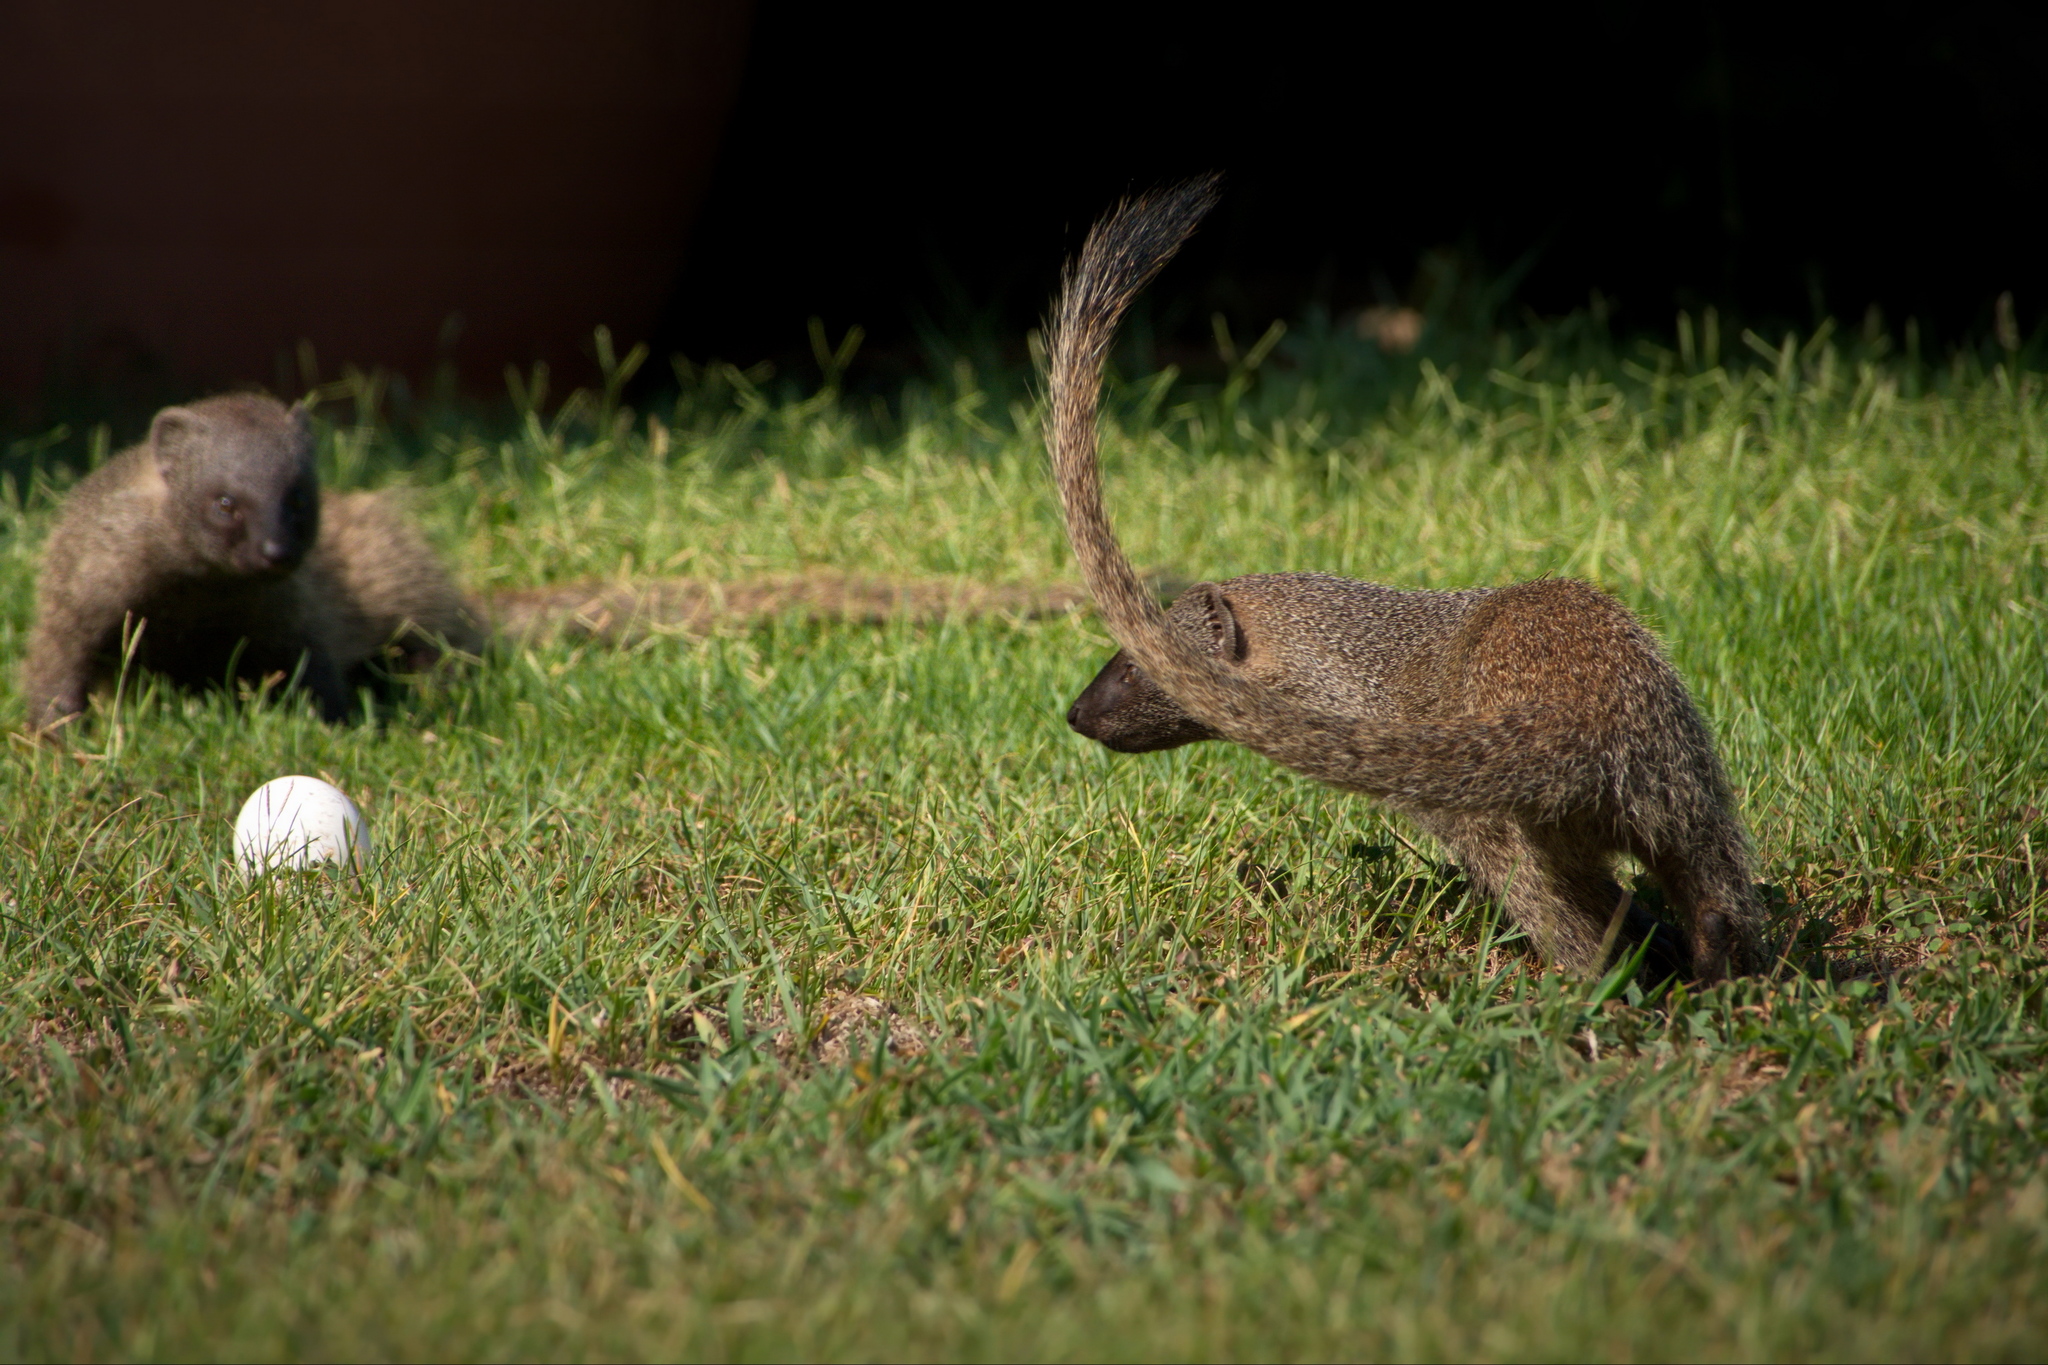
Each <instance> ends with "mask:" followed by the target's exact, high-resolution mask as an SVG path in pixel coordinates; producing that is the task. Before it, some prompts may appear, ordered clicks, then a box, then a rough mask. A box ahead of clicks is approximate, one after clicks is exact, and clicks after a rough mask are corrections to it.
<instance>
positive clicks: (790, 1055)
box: [486, 992, 934, 1103]
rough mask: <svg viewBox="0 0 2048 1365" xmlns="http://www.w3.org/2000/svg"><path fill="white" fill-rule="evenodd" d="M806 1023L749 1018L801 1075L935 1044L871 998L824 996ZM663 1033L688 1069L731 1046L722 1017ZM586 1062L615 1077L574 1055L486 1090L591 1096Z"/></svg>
mask: <svg viewBox="0 0 2048 1365" xmlns="http://www.w3.org/2000/svg"><path fill="white" fill-rule="evenodd" d="M804 1022H805V1027H804V1029H803V1031H802V1033H801V1034H799V1032H798V1031H797V1030H796V1029H794V1028H792V1027H791V1026H790V1024H789V1022H788V1021H787V1020H785V1019H784V1018H782V1017H781V1015H780V1014H779V1013H777V1014H773V1015H760V1016H754V1015H751V1014H750V1017H749V1018H748V1019H747V1032H748V1033H749V1034H751V1035H752V1036H753V1037H755V1038H760V1039H765V1040H766V1041H767V1047H766V1048H765V1052H766V1053H767V1054H768V1055H771V1056H773V1057H774V1058H775V1059H776V1060H777V1061H778V1062H780V1063H781V1064H782V1065H783V1066H785V1067H787V1068H789V1069H790V1070H792V1071H797V1072H806V1071H812V1070H815V1069H818V1068H821V1067H843V1066H850V1065H857V1064H858V1063H860V1062H862V1061H864V1060H870V1059H872V1058H873V1057H874V1056H875V1053H876V1051H877V1050H878V1049H880V1050H883V1051H886V1052H887V1053H888V1055H889V1056H891V1057H894V1058H897V1059H899V1060H905V1061H907V1060H910V1059H912V1058H916V1057H922V1056H924V1055H925V1054H926V1053H927V1052H929V1051H931V1049H932V1046H933V1044H934V1039H933V1038H932V1036H931V1035H930V1034H929V1033H928V1032H927V1030H926V1029H925V1027H924V1026H923V1025H922V1024H920V1023H919V1022H918V1021H917V1020H916V1019H913V1018H911V1017H910V1016H909V1015H906V1014H903V1013H902V1012H900V1011H899V1010H897V1008H896V1007H895V1006H894V1005H891V1004H890V1003H889V1002H888V1001H886V1000H882V999H880V998H878V997H876V996H872V995H856V994H853V993H851V992H840V993H838V994H835V995H829V996H826V997H825V998H824V999H822V1000H820V1001H819V1002H818V1003H817V1005H816V1006H814V1007H813V1008H812V1010H811V1012H810V1015H809V1017H808V1018H807V1019H806V1020H805V1021H804ZM666 1032H667V1034H668V1039H669V1042H670V1043H671V1044H673V1045H676V1046H677V1050H678V1051H680V1052H681V1054H682V1056H683V1059H684V1061H685V1062H688V1061H693V1060H695V1059H696V1058H697V1057H699V1056H701V1055H703V1054H704V1053H706V1052H710V1053H712V1054H714V1055H715V1054H717V1053H721V1052H724V1051H725V1050H726V1049H728V1048H729V1047H731V1046H732V1041H731V1039H730V1038H729V1037H728V1036H727V1030H726V1020H725V1019H724V1018H723V1017H722V1016H720V1015H717V1014H706V1013H701V1012H695V1011H692V1012H690V1013H688V1014H682V1015H678V1016H676V1017H675V1018H673V1019H671V1020H669V1021H668V1026H667V1029H666ZM585 1061H590V1062H591V1063H592V1067H593V1069H594V1070H596V1071H597V1072H599V1073H600V1074H602V1073H603V1072H604V1071H606V1070H609V1069H611V1068H610V1067H609V1066H608V1065H607V1064H605V1063H602V1062H598V1061H597V1060H596V1059H595V1058H593V1057H587V1056H584V1055H582V1053H581V1052H580V1051H579V1050H576V1049H570V1050H567V1051H565V1054H564V1055H563V1056H562V1057H561V1058H560V1059H559V1060H552V1061H551V1060H550V1059H548V1058H545V1057H527V1058H520V1059H517V1060H513V1061H508V1062H504V1063H502V1064H500V1065H498V1066H497V1067H495V1068H494V1069H493V1070H492V1071H491V1073H490V1075H489V1077H488V1078H487V1079H486V1088H487V1089H489V1090H491V1091H493V1092H495V1093H498V1094H503V1095H515V1096H517V1095H528V1096H531V1097H535V1098H539V1099H544V1100H549V1101H553V1102H556V1103H560V1102H563V1101H566V1100H569V1099H572V1098H574V1097H576V1096H579V1095H582V1094H584V1093H585V1092H586V1091H587V1090H588V1089H589V1085H590V1081H589V1075H590V1073H589V1072H587V1071H585V1070H584V1066H583V1064H584V1062H585ZM624 1069H625V1070H627V1071H634V1072H639V1073H641V1074H642V1075H643V1076H648V1077H653V1078H656V1079H657V1080H671V1079H676V1078H679V1077H681V1076H682V1075H683V1074H684V1072H683V1068H682V1066H680V1065H678V1064H677V1063H676V1062H674V1061H667V1060H664V1061H656V1062H649V1061H648V1060H647V1059H646V1058H640V1057H635V1058H629V1059H628V1060H627V1061H626V1063H625V1068H624ZM603 1083H604V1084H605V1085H607V1086H608V1087H609V1089H610V1090H611V1093H612V1097H613V1098H614V1099H615V1100H618V1101H619V1102H621V1103H624V1102H627V1101H630V1100H633V1099H637V1098H639V1097H640V1095H641V1092H642V1091H643V1090H644V1089H645V1087H644V1086H643V1085H642V1084H641V1083H640V1082H639V1081H635V1080H631V1079H627V1078H624V1077H619V1078H616V1079H610V1080H606V1081H604V1082H603Z"/></svg>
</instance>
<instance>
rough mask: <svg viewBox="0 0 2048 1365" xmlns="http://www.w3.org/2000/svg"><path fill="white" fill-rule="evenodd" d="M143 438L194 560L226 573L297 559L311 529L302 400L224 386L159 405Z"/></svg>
mask: <svg viewBox="0 0 2048 1365" xmlns="http://www.w3.org/2000/svg"><path fill="white" fill-rule="evenodd" d="M149 448H150V451H151V453H152V454H153V455H154V457H155V459H156V467H157V470H158V472H159V473H160V474H162V476H163V480H164V485H165V487H166V488H167V489H168V490H169V495H170V506H169V511H170V516H171V522H172V524H173V525H174V526H175V527H176V528H177V530H178V533H179V534H180V535H181V536H183V537H184V540H185V543H186V545H187V547H188V548H189V549H190V550H191V551H192V552H193V554H194V555H195V556H196V557H197V558H198V559H199V561H200V562H201V563H203V564H206V565H208V566H209V567H210V568H212V569H214V570H215V571H217V572H219V573H222V574H225V575H232V576H234V577H258V578H271V577H279V576H282V575H284V574H288V573H290V572H291V571H292V570H294V569H296V568H298V567H299V564H300V563H301V562H302V561H303V560H304V559H305V557H306V553H307V552H308V551H309V550H311V549H312V548H313V542H314V540H315V539H316V538H317V537H318V535H319V534H320V485H319V480H318V476H317V475H316V474H315V473H314V469H313V434H312V430H311V428H310V426H309V424H308V423H307V420H306V410H305V408H304V407H302V406H298V405H294V406H292V407H289V408H287V407H286V406H285V405H284V404H282V403H280V402H278V401H277V400H276V399H273V398H261V397H257V396H255V395H253V394H230V395H227V396H225V397H221V398H208V399H206V400H204V401H202V402H198V403H192V404H188V405H186V406H184V407H176V408H165V409H164V410H163V411H162V412H159V413H158V414H157V415H156V420H155V421H154V422H152V423H151V424H150V428H149Z"/></svg>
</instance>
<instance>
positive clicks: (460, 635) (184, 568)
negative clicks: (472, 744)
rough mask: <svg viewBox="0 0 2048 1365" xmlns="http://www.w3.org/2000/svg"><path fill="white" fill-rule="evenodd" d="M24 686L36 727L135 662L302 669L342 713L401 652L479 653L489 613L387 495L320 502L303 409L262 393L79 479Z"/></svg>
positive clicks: (407, 659)
mask: <svg viewBox="0 0 2048 1365" xmlns="http://www.w3.org/2000/svg"><path fill="white" fill-rule="evenodd" d="M36 598H37V601H36V618H35V625H34V627H33V628H32V630H31V633H30V636H29V649H28V662H27V666H26V669H25V674H24V684H25V687H24V690H25V692H26V694H27V698H28V722H29V726H30V728H31V729H34V730H46V729H48V728H50V727H52V726H55V725H58V724H61V723H62V722H64V721H65V720H67V719H69V718H70V717H73V716H76V715H78V714H79V713H80V712H82V711H83V710H84V709H85V704H86V697H87V694H88V693H89V692H90V691H91V690H92V688H93V687H94V686H95V685H97V684H100V683H103V682H105V681H106V680H107V679H108V678H109V677H111V675H112V673H113V671H114V670H115V669H117V668H118V667H119V666H120V658H119V655H120V651H121V648H122V644H123V639H124V633H126V632H131V631H134V630H137V629H139V630H140V635H139V636H137V637H132V638H134V639H135V643H136V656H135V661H136V662H137V663H139V664H140V665H141V666H143V667H145V668H148V669H151V670H153V671H155V672H158V673H161V674H163V675H164V676H165V677H167V678H169V679H170V680H171V681H173V682H175V683H178V684H181V685H184V686H188V687H201V686H206V685H209V684H220V683H222V682H224V681H226V680H227V679H228V678H229V677H230V675H232V676H234V677H236V678H240V679H246V680H252V681H253V680H259V679H262V678H266V677H272V676H276V675H283V676H284V677H287V678H293V677H295V678H296V679H297V680H298V683H299V685H300V686H302V687H303V688H305V689H306V690H307V691H308V692H310V693H311V694H312V695H313V698H314V700H315V701H316V702H317V703H318V705H319V708H320V712H321V714H322V715H323V716H325V717H327V718H328V719H330V720H338V719H342V718H345V717H347V716H348V715H350V714H351V713H352V712H353V710H354V707H355V696H356V689H357V688H358V687H359V686H362V685H364V684H366V683H371V682H374V681H376V676H375V675H376V674H377V672H378V671H379V670H378V668H377V667H376V665H377V664H378V663H379V662H380V661H382V660H386V659H389V658H391V656H392V655H394V654H396V655H399V656H402V658H403V662H404V663H405V664H406V665H410V666H418V665H421V664H423V663H425V662H428V661H429V660H431V659H432V657H433V656H434V655H435V654H436V653H437V652H438V651H439V650H440V649H442V648H443V647H444V646H445V647H453V648H456V649H459V650H465V651H471V652H474V651H475V650H477V649H480V648H481V647H482V644H483V636H482V633H481V632H480V631H479V629H478V627H477V625H476V618H475V616H474V614H473V613H472V612H471V611H470V609H469V607H468V605H467V604H466V603H465V602H464V601H463V598H462V595H461V593H460V592H458V591H457V589H456V588H455V585H454V584H453V583H452V582H451V581H450V580H449V578H448V575H447V573H446V571H445V570H444V569H443V568H442V567H441V564H440V562H439V561H438V560H437V559H436V558H435V556H434V553H433V551H432V550H431V549H429V548H428V547H427V545H426V543H425V542H424V541H423V540H422V539H421V538H420V536H419V534H418V533H417V532H416V531H414V530H413V529H412V527H410V526H409V525H407V524H406V522H405V519H404V518H403V517H402V516H401V515H400V514H399V512H398V510H397V509H396V508H395V507H394V506H393V505H392V504H391V503H390V502H389V501H388V500H387V499H386V498H384V497H382V496H380V495H377V494H369V493H356V494H346V495H343V496H341V497H337V498H330V499H328V500H326V502H325V505H324V506H323V504H322V499H321V496H320V487H319V481H318V478H317V476H316V474H315V472H314V467H313V441H312V434H311V431H310V429H309V427H308V423H307V419H306V413H305V410H304V409H303V408H301V407H291V408H287V407H285V406H284V405H283V404H282V403H279V402H277V401H276V400H274V399H269V398H261V397H256V396H252V395H239V394H238V395H230V396H226V397H220V398H209V399H205V400H204V401H201V402H197V403H192V404H189V405H186V406H184V407H172V408H165V409H164V410H163V411H162V412H159V413H158V414H157V415H156V418H155V420H154V421H153V422H152V423H151V424H150V429H149V436H148V438H147V439H146V440H144V441H143V442H142V443H141V444H140V445H136V446H133V447H131V448H129V449H127V450H124V451H122V452H121V453H120V454H118V455H116V456H114V457H113V458H112V459H110V460H108V461H107V462H106V464H104V465H102V466H101V467H100V468H99V469H96V470H94V471H93V472H92V473H91V474H89V475H87V476H86V477H85V478H84V479H82V480H80V481H79V484H78V486H77V488H75V489H74V490H72V493H71V496H70V498H69V499H68V500H67V502H66V504H65V507H64V511H63V513H62V515H61V516H60V517H59V519H58V522H57V525H56V526H55V527H54V528H53V529H52V530H51V532H50V538H49V542H48V544H47V546H46V547H45V549H44V553H43V568H42V575H41V580H40V582H39V584H38V587H37V594H36Z"/></svg>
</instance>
